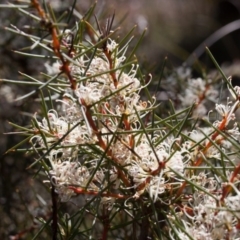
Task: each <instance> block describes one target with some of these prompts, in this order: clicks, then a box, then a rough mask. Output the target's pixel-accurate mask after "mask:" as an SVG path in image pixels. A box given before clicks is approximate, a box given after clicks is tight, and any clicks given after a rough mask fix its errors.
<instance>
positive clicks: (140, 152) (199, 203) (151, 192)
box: [31, 40, 240, 240]
mask: <svg viewBox="0 0 240 240" xmlns="http://www.w3.org/2000/svg"><path fill="white" fill-rule="evenodd" d="M108 42H109V43H108V44H107V47H106V49H105V50H104V51H102V52H100V51H99V52H98V53H97V54H96V56H95V57H93V58H88V57H87V56H85V55H84V56H81V58H80V59H79V60H78V63H79V64H78V66H75V65H72V66H71V70H72V74H73V76H74V77H75V78H76V79H77V83H78V85H77V88H76V89H74V90H67V91H66V93H65V94H64V97H63V99H62V100H58V102H60V103H61V107H62V109H61V113H58V112H57V111H55V110H50V111H49V112H48V115H47V117H46V118H44V119H42V120H41V121H39V120H37V117H35V122H36V123H37V129H36V131H37V130H38V131H39V134H36V135H35V136H34V137H33V138H32V139H31V141H32V142H33V143H34V146H40V147H41V148H42V149H44V150H43V152H44V153H46V152H47V153H48V154H47V156H46V157H47V158H48V160H49V162H50V164H51V170H50V171H49V175H50V178H51V182H52V184H53V186H54V187H55V190H56V191H57V193H58V195H59V197H60V199H61V201H68V200H69V199H71V197H72V196H73V195H75V194H78V193H84V194H90V195H98V194H100V195H99V196H102V197H101V203H102V204H105V206H107V208H111V206H112V205H113V204H114V201H115V199H116V198H121V199H122V198H125V199H128V198H134V199H138V198H140V197H141V196H148V197H149V198H151V199H152V201H153V202H156V201H159V202H161V203H164V204H166V205H167V204H168V202H171V201H174V199H175V198H176V196H177V197H179V196H180V195H184V194H186V195H187V196H191V197H189V198H188V203H187V204H181V209H180V210H179V214H177V215H179V216H182V217H181V221H182V226H183V227H184V231H183V230H182V228H178V225H176V224H175V222H174V221H175V220H176V219H175V217H173V216H170V217H169V219H170V221H172V225H173V226H174V228H175V230H174V232H173V231H172V229H171V230H170V231H169V234H170V236H172V239H175V238H174V236H175V235H176V233H177V235H178V237H179V236H180V238H181V239H191V237H192V238H193V239H216V240H217V239H221V238H222V236H224V239H225V238H226V239H227V238H228V237H230V239H233V238H234V239H237V237H239V233H238V230H237V221H238V215H239V214H238V213H234V212H235V211H237V210H240V209H239V207H240V206H239V204H237V203H235V201H237V202H239V200H240V199H239V196H238V194H237V195H236V194H235V195H234V194H226V196H225V195H224V188H223V187H222V185H221V184H220V183H222V182H224V181H223V180H219V179H218V181H219V182H220V183H219V182H217V180H216V179H214V178H213V176H214V174H213V173H212V172H211V171H207V170H206V171H205V170H204V171H199V170H196V171H195V170H189V168H191V167H199V166H202V167H204V166H206V167H209V162H210V161H212V159H214V161H216V160H217V163H216V166H220V163H221V162H223V163H224V164H225V166H226V167H229V166H235V165H234V164H236V163H237V160H236V159H235V156H236V154H235V153H233V151H234V149H235V148H234V144H235V143H236V142H237V141H238V139H239V136H240V133H239V129H238V126H237V123H236V122H235V123H234V121H235V120H236V119H235V118H236V117H235V112H236V110H237V109H238V107H239V100H238V95H239V92H240V91H239V89H238V88H236V89H233V88H230V92H231V93H232V95H233V97H234V99H235V101H234V102H230V101H229V100H228V102H227V104H226V105H223V104H216V105H215V110H216V113H217V114H218V119H217V120H216V121H215V122H214V123H213V124H212V126H211V127H208V128H198V129H191V130H189V131H187V132H183V131H182V133H180V134H177V137H176V135H175V133H174V131H172V132H171V133H169V132H168V131H167V130H160V129H157V128H156V129H155V130H151V124H148V122H144V121H145V120H146V119H147V116H148V113H149V112H151V111H152V109H153V108H154V107H155V102H154V98H152V101H149V102H145V101H141V97H140V95H139V92H140V90H141V88H142V86H141V84H140V81H139V80H138V79H137V78H136V76H137V75H136V74H137V70H138V66H135V65H132V66H131V69H130V70H129V72H128V73H126V72H124V71H123V70H122V69H121V66H122V64H123V62H124V60H125V56H123V55H122V56H119V55H120V53H121V51H119V49H118V45H117V44H116V43H115V42H114V41H113V40H108ZM47 68H48V70H49V74H50V73H52V72H55V71H53V70H51V69H49V68H50V66H49V65H48V66H47ZM229 84H231V83H230V82H229ZM235 91H236V92H235ZM217 95H218V94H217V92H216V91H215V90H214V89H213V88H212V86H211V84H210V83H208V84H206V82H205V81H203V80H202V79H200V78H199V79H189V80H188V88H187V89H186V91H185V95H184V96H181V97H180V100H181V101H182V106H184V107H187V106H189V103H193V102H195V103H196V107H195V109H194V113H193V116H196V115H197V116H198V117H199V116H206V114H207V108H206V106H205V105H204V103H205V101H207V100H211V101H213V102H215V100H216V97H217ZM59 115H61V116H60V117H59ZM167 124H168V125H169V124H170V123H167ZM172 129H173V128H172ZM150 130H151V131H150ZM175 130H176V131H178V129H177V128H176V129H175ZM40 133H41V134H40ZM226 135H228V136H229V135H230V136H231V138H230V139H227V138H226ZM49 149H50V150H49ZM229 155H232V157H229ZM212 165H213V163H212V162H211V165H210V166H212ZM231 174H233V173H231ZM186 179H187V180H186ZM189 181H190V182H191V183H192V184H194V186H195V187H193V186H192V187H189V185H188V183H189ZM231 181H232V180H229V182H231ZM225 183H226V184H228V182H227V181H226V179H225ZM231 183H232V182H231ZM184 186H186V187H185V188H183V187H184ZM233 186H234V188H235V184H234V183H233ZM199 188H200V189H204V191H199ZM106 189H107V191H106ZM193 189H195V190H193ZM196 189H197V190H196ZM176 190H178V191H177V192H176ZM123 191H124V192H125V193H126V192H127V193H128V194H126V195H123V194H122V192H123ZM170 192H175V195H173V196H172V197H171V195H170ZM207 192H208V193H209V194H206V193H207ZM229 193H230V192H229ZM163 196H168V197H167V198H166V197H165V198H164V197H163ZM223 196H224V197H223ZM189 199H190V200H189ZM178 208H179V206H178ZM177 215H175V216H177Z"/></svg>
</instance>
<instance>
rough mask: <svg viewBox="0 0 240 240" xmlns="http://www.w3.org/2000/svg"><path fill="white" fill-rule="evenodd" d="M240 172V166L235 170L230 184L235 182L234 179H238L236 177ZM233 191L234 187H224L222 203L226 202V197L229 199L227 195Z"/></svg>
mask: <svg viewBox="0 0 240 240" xmlns="http://www.w3.org/2000/svg"><path fill="white" fill-rule="evenodd" d="M239 172H240V164H239V165H238V166H237V167H236V168H235V169H234V172H233V173H232V176H231V178H230V180H229V182H230V183H233V182H234V179H235V178H236V176H237V175H238V174H239ZM231 191H232V186H231V185H229V184H228V185H226V186H224V187H223V190H222V197H221V201H223V200H224V198H225V197H227V195H228V194H229V193H230V192H231Z"/></svg>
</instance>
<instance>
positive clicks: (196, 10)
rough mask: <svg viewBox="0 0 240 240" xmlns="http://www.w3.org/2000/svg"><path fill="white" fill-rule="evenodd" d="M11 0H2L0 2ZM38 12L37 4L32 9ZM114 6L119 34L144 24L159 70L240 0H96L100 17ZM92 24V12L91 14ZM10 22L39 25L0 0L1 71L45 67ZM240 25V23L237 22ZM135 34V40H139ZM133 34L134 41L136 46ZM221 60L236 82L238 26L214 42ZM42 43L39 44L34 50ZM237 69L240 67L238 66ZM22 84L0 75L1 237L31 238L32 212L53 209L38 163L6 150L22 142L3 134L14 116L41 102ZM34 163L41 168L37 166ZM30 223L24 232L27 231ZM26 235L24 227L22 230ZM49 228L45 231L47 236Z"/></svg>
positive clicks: (148, 54) (145, 47) (144, 48)
mask: <svg viewBox="0 0 240 240" xmlns="http://www.w3.org/2000/svg"><path fill="white" fill-rule="evenodd" d="M46 2H49V3H50V4H51V6H52V7H53V9H54V10H55V11H56V12H57V13H58V14H59V16H60V15H61V14H62V13H63V12H67V11H69V10H70V7H71V5H72V3H73V1H72V0H69V1H64V0H62V1H61V0H49V1H46ZM4 3H7V1H4V0H0V4H4ZM93 3H94V1H80V0H77V3H76V10H77V12H78V13H76V12H75V13H74V15H75V16H74V17H73V18H72V19H71V21H70V23H69V27H70V28H71V27H72V26H73V25H74V22H75V21H76V19H77V18H78V16H79V14H82V15H84V13H85V12H86V11H87V10H88V9H89V6H90V5H91V4H93ZM30 11H32V12H34V10H30ZM114 12H115V21H114V27H113V28H117V27H119V26H120V27H121V29H120V30H119V31H118V34H117V35H118V36H119V37H120V38H121V37H123V36H124V34H126V33H127V32H128V31H129V30H130V29H132V27H133V26H134V25H135V24H136V25H137V28H136V31H135V32H134V35H135V36H136V38H135V39H137V38H138V37H139V36H140V35H141V33H142V31H143V30H144V29H145V28H147V32H146V34H145V37H144V39H143V42H142V44H141V47H140V48H139V49H138V51H137V57H138V59H139V63H140V66H141V67H142V68H143V72H144V73H149V72H150V73H151V74H152V75H153V78H156V79H157V78H158V77H159V76H158V73H159V72H160V68H161V65H162V63H163V60H164V58H165V57H166V56H167V57H168V63H167V64H168V66H169V67H170V68H174V67H177V66H180V65H181V64H182V63H183V62H184V61H185V60H186V59H187V58H188V57H189V55H190V54H191V53H193V51H194V49H195V48H196V47H197V46H199V45H200V44H201V43H204V40H205V39H207V38H208V37H209V36H210V35H211V34H212V33H214V32H215V31H217V30H218V29H220V28H221V27H222V26H225V25H226V24H228V23H231V22H233V21H235V20H238V19H240V1H238V0H201V1H195V0H181V1H177V0H168V1H165V0H151V1H145V0H99V1H98V3H97V7H96V11H95V14H96V16H97V17H98V19H99V21H100V23H101V24H102V25H103V24H104V23H105V20H106V19H107V17H109V16H112V14H113V13H114ZM91 21H92V23H94V24H95V20H94V19H91ZM10 24H13V25H16V26H17V27H18V28H20V29H23V30H24V31H31V29H29V30H27V26H29V25H33V26H35V27H38V23H36V22H34V21H33V20H32V19H29V18H28V17H26V16H24V15H23V14H20V13H19V12H17V10H15V9H9V8H8V9H6V8H0V26H1V29H0V36H1V38H0V79H1V78H8V79H21V78H22V76H21V75H20V74H19V71H20V72H23V73H26V74H28V75H31V76H37V75H38V74H39V72H41V71H44V65H43V63H44V61H43V60H40V59H32V58H27V57H25V56H22V55H19V54H16V53H14V51H13V50H19V49H21V48H23V47H25V46H26V45H28V44H29V42H28V41H27V40H26V38H22V37H20V36H18V35H15V34H12V33H11V32H8V31H6V30H4V29H3V27H5V26H9V25H10ZM239 27H240V24H239ZM134 41H135V40H134ZM134 41H133V43H132V46H134ZM210 50H211V51H212V53H213V55H214V56H215V58H216V59H217V61H218V63H219V64H220V65H225V66H228V68H227V69H229V68H230V69H231V71H230V72H232V74H233V72H234V74H235V76H234V82H235V84H238V81H239V78H238V72H240V71H239V70H238V69H239V68H240V64H239V62H238V61H239V58H240V30H237V31H234V32H232V33H230V34H228V35H227V36H225V37H223V38H222V39H220V40H219V41H217V42H216V43H214V44H213V46H211V47H210ZM36 51H40V50H36ZM200 60H201V62H202V63H203V65H202V66H204V67H205V68H206V69H208V70H211V68H212V67H213V64H212V63H211V61H210V60H209V59H208V57H207V56H206V54H203V55H202V56H200ZM234 69H235V70H234ZM28 91H29V88H27V87H25V86H21V87H19V86H16V85H11V84H3V83H1V82H0V133H1V134H0V156H1V162H0V171H1V173H0V216H1V220H0V239H8V238H9V236H10V235H12V236H14V235H15V236H16V234H19V233H23V235H22V238H21V239H31V238H32V236H33V233H34V218H35V217H37V218H41V217H43V218H44V216H46V215H48V214H50V213H51V199H50V195H49V194H48V192H47V190H46V189H45V187H44V185H43V184H42V180H41V179H40V178H41V177H40V176H38V177H37V178H38V179H35V178H34V170H27V169H26V168H27V166H29V165H30V163H32V161H33V159H32V156H26V155H23V154H21V153H19V152H18V153H10V154H5V152H6V151H7V149H9V148H11V147H12V146H14V145H15V144H17V143H18V142H19V141H20V140H21V137H20V136H19V135H5V134H3V133H9V132H13V131H14V128H13V127H12V126H11V125H9V123H8V122H9V121H10V122H14V123H17V124H19V125H25V124H26V123H27V122H29V119H30V118H29V115H28V113H31V114H33V113H34V112H36V111H37V110H38V103H37V102H36V101H33V100H35V98H36V96H33V97H32V98H31V99H28V100H26V101H20V102H13V99H15V98H16V97H17V96H20V95H23V94H24V93H26V92H28ZM35 170H36V169H35ZM24 231H26V234H24V233H25V232H24ZM20 235H21V234H20ZM44 237H45V236H44V234H43V235H42V236H41V239H43V238H44Z"/></svg>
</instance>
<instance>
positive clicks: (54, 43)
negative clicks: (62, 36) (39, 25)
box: [31, 0, 77, 89]
mask: <svg viewBox="0 0 240 240" xmlns="http://www.w3.org/2000/svg"><path fill="white" fill-rule="evenodd" d="M31 2H32V5H33V7H34V8H35V9H36V10H37V11H38V14H39V16H40V17H41V18H42V20H43V24H44V25H45V27H46V28H47V29H48V31H49V33H51V35H52V48H53V52H54V53H55V55H56V56H57V57H58V58H59V59H60V61H61V62H62V66H61V70H62V72H63V73H64V74H65V75H66V76H67V78H68V80H69V82H70V84H71V88H72V89H76V86H77V84H76V80H75V79H74V78H73V77H72V75H71V70H70V68H69V62H68V61H67V60H65V59H64V57H63V55H62V53H61V51H60V41H59V39H58V34H57V29H56V27H55V26H54V25H53V23H52V22H51V21H50V20H49V19H48V18H47V15H46V13H45V12H44V10H43V9H42V7H41V6H40V4H39V2H38V0H31Z"/></svg>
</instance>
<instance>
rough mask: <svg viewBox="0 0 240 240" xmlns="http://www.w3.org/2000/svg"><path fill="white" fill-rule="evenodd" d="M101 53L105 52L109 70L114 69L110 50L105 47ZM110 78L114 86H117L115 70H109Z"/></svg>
mask: <svg viewBox="0 0 240 240" xmlns="http://www.w3.org/2000/svg"><path fill="white" fill-rule="evenodd" d="M103 53H104V54H105V56H106V58H107V60H108V62H109V69H110V70H113V69H114V61H113V60H112V58H111V56H112V54H111V52H110V51H109V50H108V49H107V48H106V49H104V50H103ZM109 74H110V76H111V78H112V80H113V84H114V87H115V88H117V85H118V81H117V76H116V72H115V71H113V72H110V73H109Z"/></svg>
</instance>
